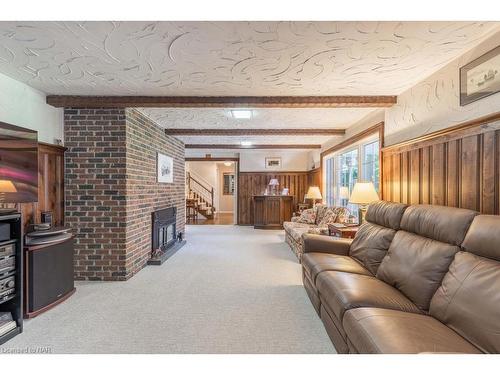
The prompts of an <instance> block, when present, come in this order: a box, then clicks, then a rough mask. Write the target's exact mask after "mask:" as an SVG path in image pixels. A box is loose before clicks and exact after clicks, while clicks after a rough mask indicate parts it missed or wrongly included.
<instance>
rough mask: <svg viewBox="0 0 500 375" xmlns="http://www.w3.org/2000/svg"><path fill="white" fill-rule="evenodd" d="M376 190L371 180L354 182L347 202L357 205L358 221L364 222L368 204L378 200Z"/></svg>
mask: <svg viewBox="0 0 500 375" xmlns="http://www.w3.org/2000/svg"><path fill="white" fill-rule="evenodd" d="M379 200H380V198H379V197H378V194H377V191H376V190H375V186H374V185H373V182H356V185H354V189H352V193H351V197H350V198H349V203H352V204H357V205H358V206H359V223H360V224H362V223H364V222H365V221H366V220H365V215H366V210H367V209H368V205H369V204H370V203H372V202H376V201H379Z"/></svg>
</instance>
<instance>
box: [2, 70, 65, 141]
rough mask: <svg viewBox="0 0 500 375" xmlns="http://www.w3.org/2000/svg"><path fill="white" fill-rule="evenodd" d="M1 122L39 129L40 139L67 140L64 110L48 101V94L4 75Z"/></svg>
mask: <svg viewBox="0 0 500 375" xmlns="http://www.w3.org/2000/svg"><path fill="white" fill-rule="evenodd" d="M0 121H3V122H7V123H9V124H12V125H17V126H21V127H24V128H28V129H32V130H36V131H38V140H39V141H40V142H46V143H53V144H54V143H56V142H55V139H61V140H62V139H63V138H64V137H63V109H62V108H54V107H52V106H50V105H48V104H46V103H45V94H44V93H43V92H41V91H38V90H36V89H34V88H32V87H30V86H28V85H25V84H24V83H21V82H18V81H16V80H14V79H12V78H9V77H7V76H5V75H3V74H0Z"/></svg>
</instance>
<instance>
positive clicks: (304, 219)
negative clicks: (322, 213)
mask: <svg viewBox="0 0 500 375" xmlns="http://www.w3.org/2000/svg"><path fill="white" fill-rule="evenodd" d="M297 223H304V224H314V223H316V212H315V211H314V209H312V208H309V209H307V210H304V211H302V213H301V214H300V218H299V220H297Z"/></svg>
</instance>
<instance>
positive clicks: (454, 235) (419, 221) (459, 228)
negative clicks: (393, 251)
mask: <svg viewBox="0 0 500 375" xmlns="http://www.w3.org/2000/svg"><path fill="white" fill-rule="evenodd" d="M477 214H478V213H477V212H476V211H471V210H466V209H464V208H455V207H445V206H429V205H422V204H420V205H414V206H410V207H408V208H407V209H406V210H405V212H404V214H403V218H402V219H401V229H403V230H405V231H407V232H412V233H415V234H418V235H420V236H423V237H427V238H432V239H434V240H437V241H441V242H446V243H449V244H452V245H457V246H460V245H461V244H462V242H463V240H464V237H465V233H466V232H467V230H468V229H469V226H470V224H471V223H472V220H473V219H474V217H475V216H476V215H477Z"/></svg>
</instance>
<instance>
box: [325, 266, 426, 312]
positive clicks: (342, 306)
mask: <svg viewBox="0 0 500 375" xmlns="http://www.w3.org/2000/svg"><path fill="white" fill-rule="evenodd" d="M316 288H317V290H318V292H319V295H320V297H321V300H322V301H323V303H324V304H326V305H328V308H329V310H330V311H332V312H333V313H334V314H335V315H336V317H337V319H338V320H340V321H342V317H343V315H344V313H345V312H346V311H347V310H350V309H354V308H358V307H381V308H386V309H395V310H402V311H408V312H414V313H420V312H421V311H420V310H419V309H418V307H417V306H416V305H415V304H414V303H413V302H411V301H410V300H409V299H408V298H406V297H405V296H404V295H403V294H402V293H401V292H400V291H398V290H397V289H395V288H393V287H392V286H390V285H389V284H386V283H384V282H383V281H381V280H379V279H377V278H375V277H373V276H367V275H359V274H355V273H347V272H338V271H324V272H321V273H320V274H319V275H318V276H317V278H316Z"/></svg>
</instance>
